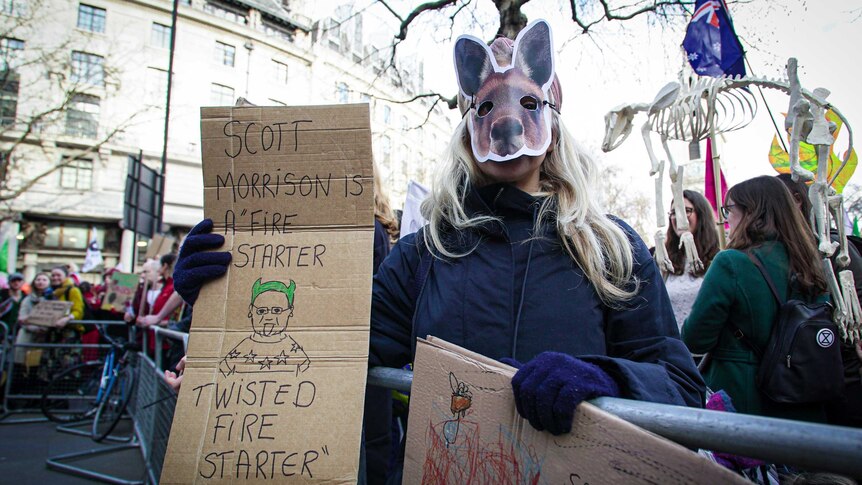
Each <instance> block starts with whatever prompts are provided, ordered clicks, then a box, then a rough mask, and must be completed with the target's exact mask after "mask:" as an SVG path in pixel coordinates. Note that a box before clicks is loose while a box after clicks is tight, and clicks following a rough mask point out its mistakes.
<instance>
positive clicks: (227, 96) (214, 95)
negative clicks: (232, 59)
mask: <svg viewBox="0 0 862 485" xmlns="http://www.w3.org/2000/svg"><path fill="white" fill-rule="evenodd" d="M210 102H211V103H212V104H213V105H214V106H232V105H233V102H234V96H233V88H231V87H228V86H222V85H221V84H216V83H213V85H212V89H211V90H210Z"/></svg>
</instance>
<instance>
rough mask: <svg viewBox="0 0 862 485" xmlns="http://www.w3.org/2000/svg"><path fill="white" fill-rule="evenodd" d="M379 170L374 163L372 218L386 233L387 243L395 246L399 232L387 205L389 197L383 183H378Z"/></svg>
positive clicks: (390, 208) (396, 222) (393, 214)
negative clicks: (378, 222) (381, 225)
mask: <svg viewBox="0 0 862 485" xmlns="http://www.w3.org/2000/svg"><path fill="white" fill-rule="evenodd" d="M380 179H381V175H380V169H379V168H378V166H377V163H376V162H375V163H374V217H375V218H376V219H377V220H378V221H380V223H381V224H383V227H384V228H385V229H386V232H387V233H388V234H389V241H390V242H391V243H392V244H395V242H396V241H398V236H399V234H400V232H401V230H400V228H399V227H398V219H397V218H396V217H395V213H394V212H393V211H392V207H391V206H390V205H389V195H388V194H387V193H386V190H385V189H384V188H383V182H381V181H380Z"/></svg>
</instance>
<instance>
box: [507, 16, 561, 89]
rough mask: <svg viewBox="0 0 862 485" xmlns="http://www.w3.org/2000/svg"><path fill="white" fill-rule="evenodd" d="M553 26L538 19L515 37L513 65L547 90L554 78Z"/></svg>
mask: <svg viewBox="0 0 862 485" xmlns="http://www.w3.org/2000/svg"><path fill="white" fill-rule="evenodd" d="M552 45H553V42H552V41H551V27H550V26H549V25H548V23H547V22H545V21H544V20H537V21H535V22H533V23H532V24H530V25H528V26H527V27H525V28H524V30H522V31H521V32H520V33H519V34H518V38H517V39H515V47H514V52H513V54H512V59H513V61H514V62H513V65H514V66H515V68H517V69H520V70H521V71H522V72H523V73H524V74H525V75H526V76H527V77H529V78H530V79H532V80H533V81H534V82H535V83H536V84H538V85H539V86H541V87H542V90H543V91H544V90H546V89H547V88H548V87H549V86H550V85H551V81H552V80H553V79H554V51H553V48H552Z"/></svg>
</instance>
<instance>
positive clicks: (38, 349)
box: [0, 320, 126, 424]
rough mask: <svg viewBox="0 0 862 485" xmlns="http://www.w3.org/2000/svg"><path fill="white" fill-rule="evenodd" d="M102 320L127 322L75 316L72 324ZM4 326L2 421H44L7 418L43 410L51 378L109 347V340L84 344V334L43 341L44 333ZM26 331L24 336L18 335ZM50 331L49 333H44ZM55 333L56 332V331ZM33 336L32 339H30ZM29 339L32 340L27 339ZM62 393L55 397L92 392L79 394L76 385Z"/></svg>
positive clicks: (96, 357) (116, 323) (98, 356)
mask: <svg viewBox="0 0 862 485" xmlns="http://www.w3.org/2000/svg"><path fill="white" fill-rule="evenodd" d="M96 323H98V324H103V325H107V326H114V327H118V326H123V327H125V326H126V323H125V322H123V321H101V320H75V321H72V322H70V323H69V325H85V326H87V325H92V324H96ZM8 331H9V329H8V328H7V327H5V325H4V326H3V329H2V332H3V334H4V335H3V337H4V338H3V342H4V349H3V351H2V354H3V360H2V369H3V373H4V374H5V378H6V382H5V384H4V393H3V401H2V405H0V423H2V424H16V423H24V422H37V421H44V420H45V418H31V419H23V420H22V419H7V418H10V417H11V416H12V415H15V414H24V413H33V412H41V410H40V408H39V402H40V400H41V398H42V394H43V393H44V392H45V389H46V387H47V385H48V383H49V382H50V381H51V379H52V378H53V377H54V376H56V375H57V374H59V373H61V372H63V371H65V370H66V369H68V368H70V367H73V366H75V365H78V364H81V363H83V362H88V361H93V360H100V359H102V358H103V357H104V356H105V354H106V353H107V352H108V351H109V350H110V348H111V346H110V344H107V343H104V344H103V343H91V344H85V343H83V342H82V341H81V336H80V335H77V336H76V338H75V340H74V341H68V342H62V343H49V342H40V341H39V340H40V339H43V338H45V337H44V336H42V335H41V334H36V333H29V334H27V333H26V332H27V331H26V330H23V329H20V328H19V329H18V330H17V331H16V332H14V334H9V333H8ZM22 332H24V335H22V337H21V338H19V335H21V334H22ZM47 335H48V334H47V333H46V334H45V336H47ZM55 335H56V334H55ZM31 339H32V340H31ZM26 340H31V341H29V342H26ZM58 391H59V392H60V393H62V394H60V395H55V397H75V398H80V399H88V398H89V399H91V398H93V396H77V395H76V394H74V393H73V391H74V390H73V389H68V394H65V392H64V391H66V390H64V389H58Z"/></svg>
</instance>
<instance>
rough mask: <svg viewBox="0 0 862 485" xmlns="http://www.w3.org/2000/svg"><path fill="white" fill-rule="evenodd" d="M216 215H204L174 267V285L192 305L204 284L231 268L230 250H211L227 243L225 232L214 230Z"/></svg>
mask: <svg viewBox="0 0 862 485" xmlns="http://www.w3.org/2000/svg"><path fill="white" fill-rule="evenodd" d="M212 230H213V221H212V219H204V220H202V221H201V222H199V223H198V225H196V226H195V227H194V228H193V229H192V230H191V232H189V234H188V236H186V240H185V242H184V243H183V247H182V248H181V249H180V255H179V259H178V260H177V264H176V267H175V269H174V289H175V290H176V291H177V293H179V294H180V296H182V297H183V300H185V301H186V303H188V304H189V305H194V304H195V301H196V300H197V299H198V293H200V291H201V286H203V284H204V283H206V282H207V281H210V280H214V279H216V278H218V277H219V276H222V275H224V274H225V273H226V272H227V268H228V264H230V261H231V255H230V252H227V251H209V250H211V249H217V248H220V247H222V245H224V236H222V235H221V234H213V233H212Z"/></svg>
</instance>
